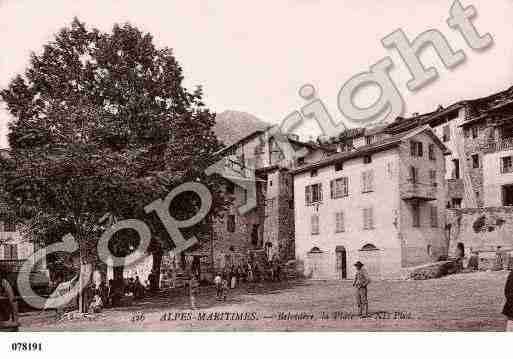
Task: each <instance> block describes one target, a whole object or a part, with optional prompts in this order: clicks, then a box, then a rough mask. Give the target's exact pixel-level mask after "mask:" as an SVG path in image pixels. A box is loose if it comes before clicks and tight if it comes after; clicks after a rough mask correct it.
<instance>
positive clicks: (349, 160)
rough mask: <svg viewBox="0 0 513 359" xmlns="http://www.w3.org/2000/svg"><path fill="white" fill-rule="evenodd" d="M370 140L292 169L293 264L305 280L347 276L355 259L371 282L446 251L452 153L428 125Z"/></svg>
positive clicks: (389, 276)
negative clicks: (447, 178) (447, 163)
mask: <svg viewBox="0 0 513 359" xmlns="http://www.w3.org/2000/svg"><path fill="white" fill-rule="evenodd" d="M372 136H374V138H372V139H364V141H363V142H359V141H360V140H361V139H360V138H356V139H355V140H354V141H352V143H353V146H354V145H355V144H360V143H361V144H363V145H362V146H359V147H356V146H354V148H353V150H351V151H343V152H342V151H341V152H340V153H338V154H336V155H332V156H329V157H328V158H326V159H324V160H321V161H318V162H315V163H311V164H307V165H305V166H302V167H299V168H297V169H296V170H294V171H292V173H293V175H294V203H295V204H294V207H295V248H296V259H297V260H298V261H299V262H300V265H301V266H302V271H303V274H304V275H305V276H307V277H309V278H312V279H344V278H351V277H352V276H353V274H354V271H355V270H354V267H353V264H354V263H355V262H356V261H358V260H360V261H362V262H363V263H364V264H365V266H366V268H367V270H368V271H369V272H370V274H371V276H373V277H374V278H394V277H400V276H401V274H402V270H403V268H406V267H410V266H415V265H420V264H423V263H428V262H430V261H433V260H436V259H437V258H438V257H439V256H441V255H444V254H446V253H447V241H446V240H445V237H444V225H445V220H444V218H445V204H446V203H445V202H446V188H445V183H446V182H445V175H446V173H445V172H446V170H445V160H444V156H446V155H450V151H449V150H448V148H447V147H446V146H444V144H443V143H442V142H441V141H440V140H439V139H438V138H437V137H436V136H435V135H434V133H433V132H432V130H431V129H430V128H429V127H428V126H424V127H421V128H419V129H415V130H412V131H407V132H405V133H402V134H395V135H390V134H388V133H386V132H384V131H382V132H379V133H375V134H373V135H372Z"/></svg>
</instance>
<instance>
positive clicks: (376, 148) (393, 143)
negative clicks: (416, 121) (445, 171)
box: [291, 125, 451, 175]
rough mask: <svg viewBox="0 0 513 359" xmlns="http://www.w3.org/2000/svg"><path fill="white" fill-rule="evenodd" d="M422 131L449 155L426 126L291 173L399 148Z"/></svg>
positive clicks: (446, 149) (336, 155)
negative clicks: (402, 143) (403, 142)
mask: <svg viewBox="0 0 513 359" xmlns="http://www.w3.org/2000/svg"><path fill="white" fill-rule="evenodd" d="M424 131H427V134H428V135H429V136H430V137H431V138H432V139H433V141H435V142H436V143H437V144H438V146H440V148H442V151H443V152H444V154H445V155H447V154H450V153H451V151H449V149H448V148H447V147H446V146H445V145H444V144H443V143H442V141H440V139H439V138H438V137H437V136H436V135H435V134H434V133H433V130H432V129H431V127H429V126H428V125H425V126H422V127H418V128H415V129H413V130H411V131H407V132H402V133H399V134H395V135H391V136H390V137H388V138H386V139H383V140H382V141H379V142H376V143H373V144H370V145H365V146H361V147H358V148H357V149H356V150H354V151H348V152H339V153H337V154H335V155H332V156H330V157H328V158H326V159H324V160H321V161H318V162H315V163H309V164H306V165H304V166H301V167H299V168H297V169H295V170H293V171H291V173H292V174H294V175H296V174H300V173H303V172H307V171H310V170H314V169H318V168H323V167H326V166H329V165H332V164H335V163H337V162H340V161H347V160H349V159H353V158H358V157H363V156H366V155H370V154H373V153H378V152H381V151H386V150H389V149H391V148H394V147H397V146H399V145H400V144H401V142H402V141H404V140H406V139H409V138H411V137H413V136H416V135H418V134H419V133H422V132H424Z"/></svg>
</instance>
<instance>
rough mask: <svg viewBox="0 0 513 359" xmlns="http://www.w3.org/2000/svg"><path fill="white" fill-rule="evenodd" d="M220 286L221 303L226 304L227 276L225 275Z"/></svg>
mask: <svg viewBox="0 0 513 359" xmlns="http://www.w3.org/2000/svg"><path fill="white" fill-rule="evenodd" d="M221 286H222V296H223V301H224V302H226V296H227V295H228V276H227V275H224V276H223V281H222V282H221Z"/></svg>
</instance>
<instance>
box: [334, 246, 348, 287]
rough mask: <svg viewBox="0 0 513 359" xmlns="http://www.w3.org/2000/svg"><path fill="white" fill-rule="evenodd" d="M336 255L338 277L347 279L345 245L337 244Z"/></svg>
mask: <svg viewBox="0 0 513 359" xmlns="http://www.w3.org/2000/svg"><path fill="white" fill-rule="evenodd" d="M335 255H336V259H337V276H338V279H340V280H342V279H347V254H346V249H345V248H344V246H337V247H336V248H335Z"/></svg>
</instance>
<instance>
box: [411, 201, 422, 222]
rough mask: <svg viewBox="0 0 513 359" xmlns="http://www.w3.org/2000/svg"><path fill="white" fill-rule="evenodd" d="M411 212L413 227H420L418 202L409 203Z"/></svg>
mask: <svg viewBox="0 0 513 359" xmlns="http://www.w3.org/2000/svg"><path fill="white" fill-rule="evenodd" d="M411 214H412V225H413V227H420V206H419V204H418V203H412V204H411Z"/></svg>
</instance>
